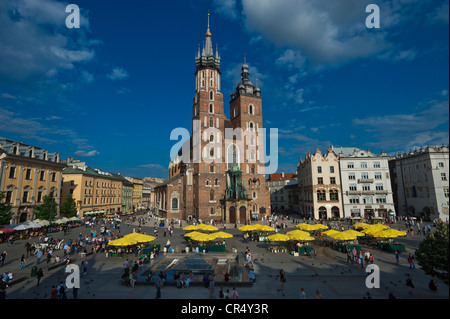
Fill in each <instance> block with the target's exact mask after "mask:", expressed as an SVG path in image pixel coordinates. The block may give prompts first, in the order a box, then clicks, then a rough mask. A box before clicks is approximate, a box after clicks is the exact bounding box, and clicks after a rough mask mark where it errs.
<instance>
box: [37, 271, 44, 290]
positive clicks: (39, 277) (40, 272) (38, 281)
mask: <svg viewBox="0 0 450 319" xmlns="http://www.w3.org/2000/svg"><path fill="white" fill-rule="evenodd" d="M42 277H44V272H43V271H42V268H39V269H38V270H37V272H36V278H37V287H39V283H40V282H41V278H42Z"/></svg>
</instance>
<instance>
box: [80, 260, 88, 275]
mask: <svg viewBox="0 0 450 319" xmlns="http://www.w3.org/2000/svg"><path fill="white" fill-rule="evenodd" d="M87 267H88V261H87V259H85V260H83V261H82V262H81V268H82V269H83V276H86V272H87Z"/></svg>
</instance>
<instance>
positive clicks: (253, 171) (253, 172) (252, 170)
mask: <svg viewBox="0 0 450 319" xmlns="http://www.w3.org/2000/svg"><path fill="white" fill-rule="evenodd" d="M251 172H252V174H255V165H252V169H251Z"/></svg>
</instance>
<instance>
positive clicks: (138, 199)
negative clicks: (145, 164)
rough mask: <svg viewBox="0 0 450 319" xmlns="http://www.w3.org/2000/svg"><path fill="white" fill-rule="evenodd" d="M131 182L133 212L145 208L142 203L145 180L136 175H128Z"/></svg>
mask: <svg viewBox="0 0 450 319" xmlns="http://www.w3.org/2000/svg"><path fill="white" fill-rule="evenodd" d="M126 179H128V180H129V181H130V182H131V183H133V191H132V207H133V208H132V209H133V212H136V211H138V210H141V209H144V206H143V203H142V191H143V187H144V180H143V179H141V178H136V177H126Z"/></svg>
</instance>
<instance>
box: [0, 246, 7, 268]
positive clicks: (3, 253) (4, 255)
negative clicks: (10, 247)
mask: <svg viewBox="0 0 450 319" xmlns="http://www.w3.org/2000/svg"><path fill="white" fill-rule="evenodd" d="M6 255H8V253H7V252H6V250H4V251H3V252H2V253H1V255H0V259H1V262H2V267H3V265H4V264H5V260H6Z"/></svg>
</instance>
